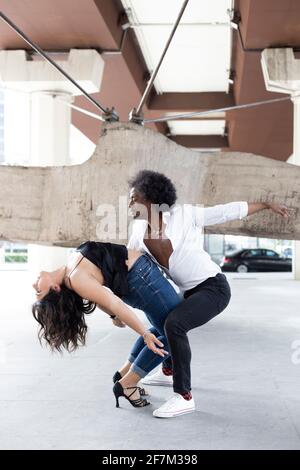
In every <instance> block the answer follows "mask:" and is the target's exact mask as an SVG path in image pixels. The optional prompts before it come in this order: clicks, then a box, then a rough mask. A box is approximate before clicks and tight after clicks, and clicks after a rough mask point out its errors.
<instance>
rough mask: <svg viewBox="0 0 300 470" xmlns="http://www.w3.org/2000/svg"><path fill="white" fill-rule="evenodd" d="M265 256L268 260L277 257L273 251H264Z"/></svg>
mask: <svg viewBox="0 0 300 470" xmlns="http://www.w3.org/2000/svg"><path fill="white" fill-rule="evenodd" d="M266 256H269V257H270V258H278V257H279V255H278V254H277V253H275V251H272V250H266Z"/></svg>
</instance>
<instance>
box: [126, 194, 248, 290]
mask: <svg viewBox="0 0 300 470" xmlns="http://www.w3.org/2000/svg"><path fill="white" fill-rule="evenodd" d="M247 215H248V203H247V202H245V201H239V202H230V203H228V204H218V205H216V206H213V207H200V206H194V205H190V204H184V205H176V206H174V207H173V208H172V209H171V211H170V212H163V221H164V223H165V224H166V229H165V235H166V237H167V238H168V239H169V240H170V242H171V244H172V248H173V252H172V254H171V256H170V258H169V269H168V273H169V275H170V277H171V279H172V280H173V281H174V282H175V284H177V286H178V287H179V289H180V290H181V291H182V292H184V291H186V290H189V289H192V288H193V287H195V286H197V285H198V284H200V283H201V282H203V281H205V280H206V279H207V278H209V277H213V276H216V274H218V273H219V272H221V268H220V267H219V266H218V265H217V264H216V263H215V262H214V261H213V260H212V259H211V257H210V255H209V254H208V253H207V252H206V251H205V250H204V249H203V244H204V243H203V242H204V234H203V231H202V228H203V227H204V226H206V225H214V224H221V223H224V222H229V221H230V220H235V219H242V218H243V217H246V216H247ZM147 225H148V222H147V221H146V220H134V221H133V223H132V226H131V230H132V232H131V236H130V239H129V242H128V245H127V248H129V249H135V250H140V251H142V252H147V253H150V252H149V250H148V248H147V247H146V245H145V243H144V237H145V233H146V230H147ZM150 254H151V253H150Z"/></svg>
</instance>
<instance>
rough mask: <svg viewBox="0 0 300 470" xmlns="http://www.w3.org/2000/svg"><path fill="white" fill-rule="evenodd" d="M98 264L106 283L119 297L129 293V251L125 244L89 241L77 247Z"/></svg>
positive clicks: (77, 249)
mask: <svg viewBox="0 0 300 470" xmlns="http://www.w3.org/2000/svg"><path fill="white" fill-rule="evenodd" d="M76 251H79V252H80V253H81V254H82V255H83V256H84V257H85V258H87V259H88V260H89V261H91V262H92V263H93V264H94V265H95V266H97V267H98V268H99V269H100V270H101V273H102V275H103V277H104V285H105V286H106V287H109V288H110V289H111V290H112V291H113V293H114V294H116V295H117V296H118V297H122V296H123V295H125V294H127V293H128V283H127V274H128V266H127V264H126V260H127V259H128V251H127V248H126V246H125V245H116V244H114V243H101V242H94V241H88V242H84V243H82V244H81V245H79V247H78V248H76Z"/></svg>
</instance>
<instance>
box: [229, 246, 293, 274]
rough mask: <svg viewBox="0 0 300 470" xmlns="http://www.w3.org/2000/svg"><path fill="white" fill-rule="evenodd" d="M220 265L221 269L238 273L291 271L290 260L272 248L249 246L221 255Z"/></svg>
mask: <svg viewBox="0 0 300 470" xmlns="http://www.w3.org/2000/svg"><path fill="white" fill-rule="evenodd" d="M220 266H221V269H222V271H235V272H238V273H247V272H250V271H252V272H257V271H291V270H292V260H291V259H290V258H284V257H282V256H280V255H279V254H278V253H276V251H273V250H268V249H263V248H251V249H244V250H239V251H236V252H234V253H231V254H227V255H226V256H224V257H223V260H222V262H221V264H220Z"/></svg>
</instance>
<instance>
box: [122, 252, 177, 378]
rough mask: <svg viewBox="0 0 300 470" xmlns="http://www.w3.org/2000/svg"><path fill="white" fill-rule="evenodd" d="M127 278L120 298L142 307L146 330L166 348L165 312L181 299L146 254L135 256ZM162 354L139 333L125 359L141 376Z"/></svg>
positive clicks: (167, 348) (156, 363)
mask: <svg viewBox="0 0 300 470" xmlns="http://www.w3.org/2000/svg"><path fill="white" fill-rule="evenodd" d="M127 280H128V287H129V293H128V294H127V295H126V296H124V297H123V299H122V300H123V301H124V302H126V303H127V304H128V305H130V306H131V307H134V308H138V309H140V310H143V312H144V313H145V315H146V317H147V318H148V320H149V322H150V323H151V325H152V328H151V329H150V331H152V333H153V334H154V335H155V336H156V337H157V338H158V339H159V340H160V341H161V342H162V343H163V345H164V349H165V350H166V351H169V347H168V342H167V338H166V336H165V332H164V324H165V321H166V318H167V316H168V314H169V312H171V310H173V309H174V308H175V307H176V306H177V305H178V304H179V303H180V302H181V300H182V299H181V298H180V296H179V295H178V294H177V292H176V291H175V289H174V288H173V287H172V285H171V284H170V283H169V281H168V280H167V279H166V278H165V276H164V275H163V274H162V273H161V271H160V270H159V268H158V267H157V265H156V264H155V263H154V262H153V261H152V259H151V258H150V256H148V255H147V254H144V255H142V256H141V257H140V258H138V259H137V261H136V262H135V263H134V265H133V266H132V268H131V269H130V271H129V272H128V277H127ZM166 357H167V356H165V358H163V357H161V356H158V355H157V354H155V353H153V352H152V351H151V350H150V349H149V348H148V347H147V346H145V343H144V339H143V338H142V337H141V336H140V337H139V338H138V339H137V340H136V342H135V343H134V345H133V347H132V349H131V352H130V356H129V358H128V360H129V362H131V363H132V366H131V370H133V371H134V372H136V373H137V374H138V375H139V376H140V377H145V376H146V375H147V374H148V373H149V372H150V371H151V370H152V369H154V368H155V367H157V366H158V365H159V364H160V363H161V362H163V361H164V359H166Z"/></svg>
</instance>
